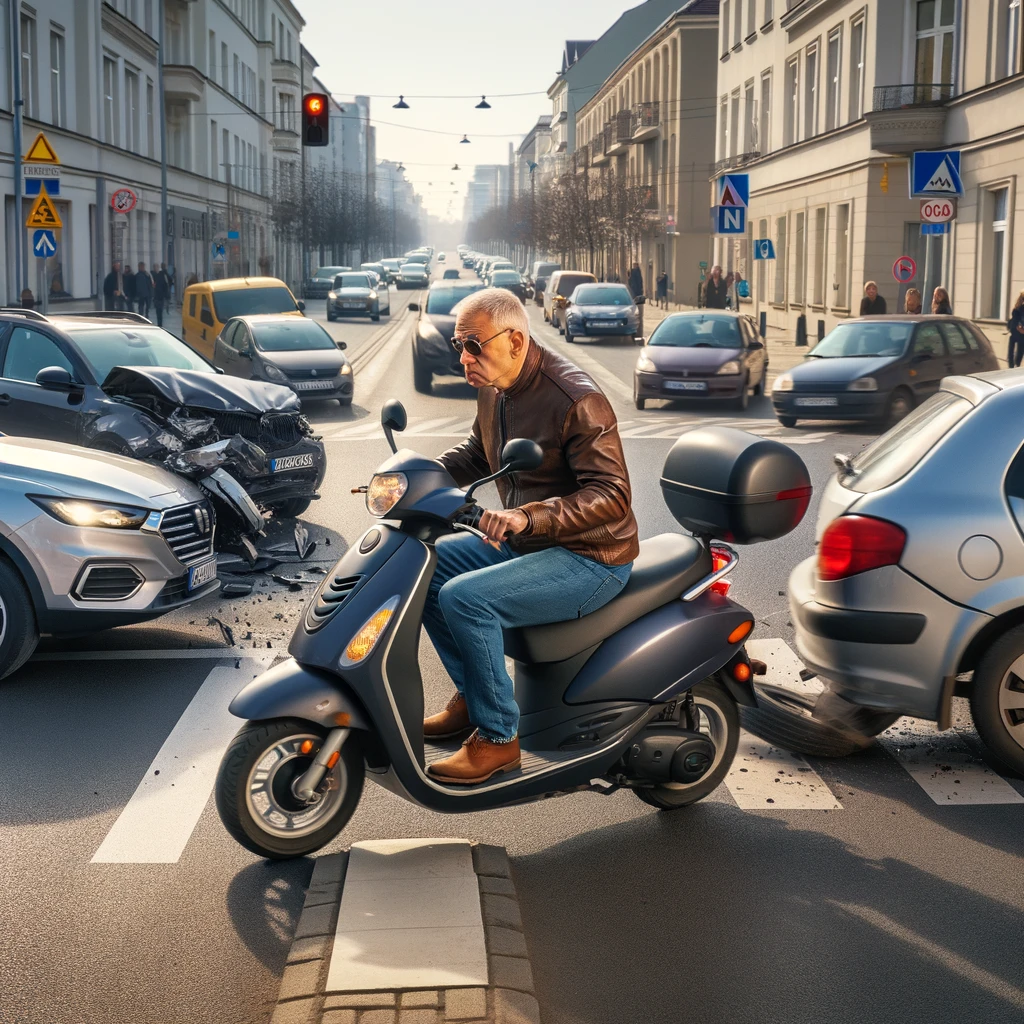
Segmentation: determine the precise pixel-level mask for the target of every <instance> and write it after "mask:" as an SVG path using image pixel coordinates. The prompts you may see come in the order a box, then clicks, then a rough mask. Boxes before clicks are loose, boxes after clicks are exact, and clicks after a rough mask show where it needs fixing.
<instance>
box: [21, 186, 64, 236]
mask: <svg viewBox="0 0 1024 1024" xmlns="http://www.w3.org/2000/svg"><path fill="white" fill-rule="evenodd" d="M25 227H27V228H62V227H64V224H63V222H62V221H61V219H60V214H59V213H58V212H57V207H56V206H54V205H53V203H52V202H51V200H50V197H49V196H48V195H47V194H46V193H45V192H40V193H39V195H38V196H37V197H36V201H35V202H34V203H33V204H32V209H31V210H30V211H29V214H28V219H27V220H26V221H25Z"/></svg>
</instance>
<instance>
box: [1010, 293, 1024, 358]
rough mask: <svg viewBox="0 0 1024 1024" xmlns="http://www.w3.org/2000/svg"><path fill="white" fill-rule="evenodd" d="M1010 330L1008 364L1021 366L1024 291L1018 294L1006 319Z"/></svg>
mask: <svg viewBox="0 0 1024 1024" xmlns="http://www.w3.org/2000/svg"><path fill="white" fill-rule="evenodd" d="M1006 326H1007V327H1008V328H1009V330H1010V344H1009V347H1008V348H1007V350H1006V365H1007V366H1010V367H1014V366H1020V364H1021V362H1022V361H1024V292H1021V293H1020V295H1018V296H1017V301H1016V303H1014V306H1013V310H1012V311H1011V312H1010V319H1009V320H1007V321H1006Z"/></svg>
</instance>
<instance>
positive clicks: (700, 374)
mask: <svg viewBox="0 0 1024 1024" xmlns="http://www.w3.org/2000/svg"><path fill="white" fill-rule="evenodd" d="M659 372H661V376H662V377H664V379H665V380H709V379H710V378H711V377H715V376H717V373H715V372H712V371H709V370H690V371H689V373H681V372H678V371H677V372H673V371H672V370H666V371H664V372H662V371H659Z"/></svg>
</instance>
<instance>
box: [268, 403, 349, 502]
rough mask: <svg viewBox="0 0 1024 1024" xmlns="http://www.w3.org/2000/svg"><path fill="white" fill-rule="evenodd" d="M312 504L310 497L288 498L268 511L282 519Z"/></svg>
mask: <svg viewBox="0 0 1024 1024" xmlns="http://www.w3.org/2000/svg"><path fill="white" fill-rule="evenodd" d="M349 401H351V399H350V400H349ZM312 504H313V499H312V498H289V499H288V500H287V501H282V502H279V503H278V504H276V505H271V506H270V511H271V513H273V515H275V516H279V517H280V518H282V519H294V518H295V517H296V516H301V515H302V513H303V512H305V511H306V509H307V508H309V506H310V505H312Z"/></svg>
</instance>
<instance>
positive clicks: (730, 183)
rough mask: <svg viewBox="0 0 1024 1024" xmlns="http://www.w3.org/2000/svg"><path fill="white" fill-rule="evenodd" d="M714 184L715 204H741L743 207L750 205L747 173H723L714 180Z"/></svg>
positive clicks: (748, 176)
mask: <svg viewBox="0 0 1024 1024" xmlns="http://www.w3.org/2000/svg"><path fill="white" fill-rule="evenodd" d="M715 186H716V189H717V192H716V193H715V199H716V205H717V206H742V207H744V208H745V207H747V206H749V205H750V175H749V174H726V175H723V176H722V177H721V178H719V179H718V181H716V182H715Z"/></svg>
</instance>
